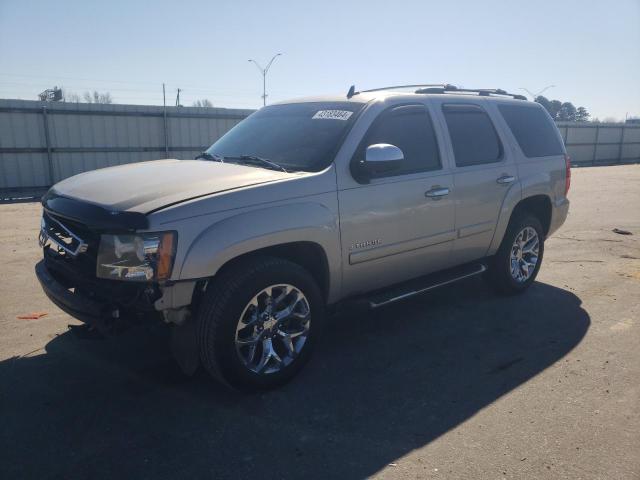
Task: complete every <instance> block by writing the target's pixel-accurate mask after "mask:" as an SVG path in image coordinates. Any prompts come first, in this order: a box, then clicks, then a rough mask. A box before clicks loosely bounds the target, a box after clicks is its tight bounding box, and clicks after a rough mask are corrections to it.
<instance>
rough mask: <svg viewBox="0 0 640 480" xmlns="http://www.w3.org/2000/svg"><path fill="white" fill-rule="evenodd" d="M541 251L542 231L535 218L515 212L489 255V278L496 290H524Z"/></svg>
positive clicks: (510, 292) (534, 275) (508, 291)
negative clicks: (503, 234) (497, 247)
mask: <svg viewBox="0 0 640 480" xmlns="http://www.w3.org/2000/svg"><path fill="white" fill-rule="evenodd" d="M543 253H544V232H543V230H542V224H541V223H540V220H538V218H537V217H535V216H533V215H531V214H526V213H525V214H519V215H517V216H515V217H514V218H513V219H512V220H511V222H510V223H509V227H508V228H507V231H506V233H505V236H504V238H503V240H502V244H501V245H500V248H499V249H498V252H497V253H496V255H495V256H494V257H493V259H492V261H491V264H490V269H489V275H488V277H489V280H490V282H491V284H492V285H493V286H494V287H495V288H496V290H498V291H499V292H500V293H505V294H515V293H520V292H523V291H524V290H526V289H527V288H528V287H529V286H530V285H531V284H532V283H533V282H534V280H535V278H536V276H537V275H538V271H539V270H540V265H541V263H542V256H543Z"/></svg>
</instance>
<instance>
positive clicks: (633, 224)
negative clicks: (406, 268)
mask: <svg viewBox="0 0 640 480" xmlns="http://www.w3.org/2000/svg"><path fill="white" fill-rule="evenodd" d="M570 199H571V201H572V204H571V210H570V215H569V218H568V220H567V222H566V224H565V225H564V226H563V227H562V229H561V230H560V231H558V232H557V233H556V234H555V235H554V236H553V237H552V238H551V239H549V240H548V241H547V244H546V251H545V258H544V262H543V266H542V269H541V271H540V275H539V276H538V280H537V282H536V283H535V284H534V285H533V286H532V288H531V289H530V290H529V291H528V292H527V293H525V294H524V295H521V296H517V297H508V298H505V297H500V296H497V295H495V294H494V293H493V292H492V291H490V290H489V289H488V288H487V287H486V286H485V284H484V283H483V281H482V279H479V278H476V279H469V280H467V281H464V282H461V283H459V284H457V285H452V286H450V287H445V288H442V289H440V290H437V291H434V292H432V293H429V294H426V295H423V296H421V297H419V298H414V299H412V300H408V301H405V302H403V303H398V304H395V305H393V306H389V307H386V308H384V309H380V310H377V311H374V312H359V313H350V314H342V315H341V316H336V317H333V318H332V319H331V320H330V327H329V328H328V329H327V331H326V333H325V336H324V338H323V341H322V342H321V344H320V345H319V348H318V350H317V351H316V355H315V357H314V358H313V359H312V361H311V362H310V364H309V365H308V366H307V368H306V369H305V370H304V371H303V372H302V374H301V375H300V376H299V377H298V378H297V379H295V380H294V381H293V382H292V383H290V384H289V385H287V386H285V387H284V388H282V389H280V390H277V391H273V392H270V393H265V394H258V395H241V394H238V393H234V392H230V391H228V390H226V389H224V388H221V387H219V386H218V385H216V384H214V383H212V382H211V381H210V380H209V379H208V377H207V375H206V374H205V373H203V372H199V373H197V374H196V375H195V376H194V377H185V376H183V375H182V374H181V373H180V371H179V369H178V368H177V367H176V365H175V364H174V362H173V360H172V358H171V356H170V354H169V350H168V347H167V336H166V331H165V329H163V328H162V327H161V326H158V327H156V328H153V329H150V330H149V329H145V330H140V329H138V330H133V331H129V332H127V333H126V334H124V335H123V336H121V337H118V338H114V339H100V338H95V336H92V335H89V336H86V335H78V334H76V333H74V332H73V331H71V330H69V328H68V325H70V324H72V325H73V324H78V322H77V321H75V320H73V319H72V318H70V317H69V316H67V315H66V314H64V313H62V312H61V311H60V310H58V309H57V308H56V307H54V306H53V305H52V304H51V303H50V302H49V301H48V300H47V299H46V297H45V295H44V294H43V293H42V291H41V290H40V288H39V286H38V284H37V281H36V279H35V277H34V273H33V266H34V264H35V263H36V262H37V260H38V259H39V257H40V256H41V252H40V251H39V248H38V246H37V232H38V227H39V215H40V206H39V205H38V204H37V203H33V202H26V203H5V204H2V205H0V265H2V275H1V281H0V302H1V303H0V426H1V428H0V478H6V479H12V478H38V479H46V478H68V479H79V478H92V479H97V478H109V479H113V478H136V479H145V478H149V479H154V480H155V479H162V478H213V479H223V478H261V479H267V478H285V479H294V478H307V479H315V478H318V479H327V478H336V479H337V478H364V477H371V476H372V477H377V478H456V479H492V478H531V479H558V478H572V479H574V478H575V479H638V478H640V387H639V386H638V383H639V381H640V315H639V313H640V165H630V166H617V167H595V168H581V169H574V171H573V185H572V189H571V192H570ZM614 228H618V229H622V230H627V231H629V232H631V233H632V235H620V234H617V233H614V232H613V231H612V230H613V229H614ZM33 312H44V313H47V315H46V316H43V317H41V318H39V319H35V320H25V319H18V318H17V317H18V316H20V315H23V314H29V313H33Z"/></svg>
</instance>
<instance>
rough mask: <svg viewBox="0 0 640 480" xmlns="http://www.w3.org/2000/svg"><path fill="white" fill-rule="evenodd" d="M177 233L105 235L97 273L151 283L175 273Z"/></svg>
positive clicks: (101, 242) (101, 245) (115, 278)
mask: <svg viewBox="0 0 640 480" xmlns="http://www.w3.org/2000/svg"><path fill="white" fill-rule="evenodd" d="M176 236H177V235H176V232H160V233H141V234H138V235H101V236H100V247H99V248H98V266H97V268H96V276H97V277H98V278H107V279H110V280H131V281H136V282H149V281H161V280H167V279H168V278H169V277H170V276H171V269H172V268H173V259H174V257H175V251H176Z"/></svg>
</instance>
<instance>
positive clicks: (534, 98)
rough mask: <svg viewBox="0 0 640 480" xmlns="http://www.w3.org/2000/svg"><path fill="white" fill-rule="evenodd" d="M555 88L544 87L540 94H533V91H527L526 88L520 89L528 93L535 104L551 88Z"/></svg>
mask: <svg viewBox="0 0 640 480" xmlns="http://www.w3.org/2000/svg"><path fill="white" fill-rule="evenodd" d="M553 87H555V85H547V86H546V87H544V88H543V89H542V90H540V91H539V92H538V93H533V92H532V91H531V90H527V89H526V88H524V87H520V90H524V91H525V92H527V93H528V94H529V95H531V99H532V100H533V101H534V102H535V101H536V98H538V97H539V96H540V95H542V94H543V93H544V92H546V91H547V90H549V89H550V88H553Z"/></svg>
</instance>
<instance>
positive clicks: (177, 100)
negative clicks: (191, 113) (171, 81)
mask: <svg viewBox="0 0 640 480" xmlns="http://www.w3.org/2000/svg"><path fill="white" fill-rule="evenodd" d="M177 91H178V95H176V107H181V106H182V105H180V92H181V91H182V89H181V88H179V89H178V90H177Z"/></svg>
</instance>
